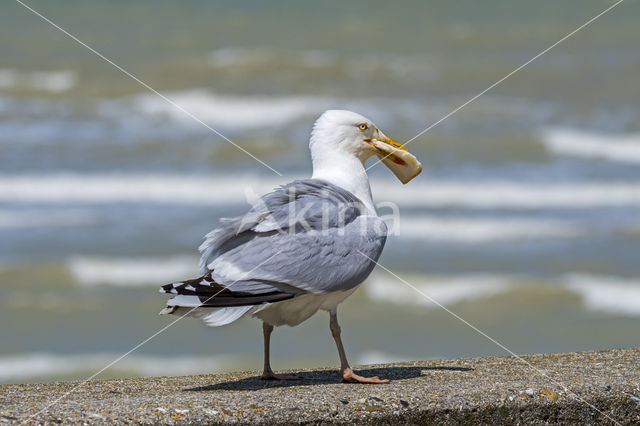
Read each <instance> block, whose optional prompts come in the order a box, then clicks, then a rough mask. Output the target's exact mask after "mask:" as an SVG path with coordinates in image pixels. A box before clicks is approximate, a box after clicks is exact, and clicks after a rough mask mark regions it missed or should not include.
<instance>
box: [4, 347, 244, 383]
mask: <svg viewBox="0 0 640 426" xmlns="http://www.w3.org/2000/svg"><path fill="white" fill-rule="evenodd" d="M121 355H122V354H116V353H97V354H72V355H68V354H53V353H24V354H17V355H12V356H2V357H0V382H4V383H11V382H21V381H32V380H35V379H51V378H64V377H84V376H89V375H91V374H93V373H95V372H97V371H99V370H100V369H102V368H104V367H105V366H106V365H108V364H110V363H111V362H113V361H115V360H116V359H117V358H119V357H120V356H121ZM234 365H236V363H235V362H234V357H231V356H224V355H219V356H215V357H193V356H148V355H146V356H145V355H129V356H127V357H125V358H123V359H122V360H121V361H119V362H118V363H116V364H115V365H113V366H112V367H110V368H109V369H108V370H106V372H105V373H104V374H105V375H109V376H131V375H135V376H142V377H150V376H169V375H188V374H199V373H211V372H219V371H228V370H230V369H232V368H233V366H234Z"/></svg>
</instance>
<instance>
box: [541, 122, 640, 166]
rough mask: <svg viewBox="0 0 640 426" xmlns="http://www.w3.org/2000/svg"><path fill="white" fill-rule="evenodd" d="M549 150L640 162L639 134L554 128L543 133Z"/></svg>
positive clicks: (564, 153) (574, 154) (587, 156)
mask: <svg viewBox="0 0 640 426" xmlns="http://www.w3.org/2000/svg"><path fill="white" fill-rule="evenodd" d="M543 141H544V143H545V145H546V146H547V149H549V150H550V151H551V152H554V153H556V154H562V155H573V156H577V157H586V158H602V159H606V160H611V161H620V162H624V163H640V135H637V134H635V135H619V134H618V135H616V134H602V133H589V132H583V131H579V130H572V129H562V128H554V129H547V130H546V131H545V132H544V133H543Z"/></svg>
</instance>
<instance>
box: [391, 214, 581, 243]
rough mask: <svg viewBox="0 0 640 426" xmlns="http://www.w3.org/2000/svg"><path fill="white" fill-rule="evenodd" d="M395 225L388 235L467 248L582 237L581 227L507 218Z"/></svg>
mask: <svg viewBox="0 0 640 426" xmlns="http://www.w3.org/2000/svg"><path fill="white" fill-rule="evenodd" d="M388 225H390V224H388ZM398 225H399V226H397V227H395V228H394V227H391V232H392V234H394V235H398V236H399V237H400V238H407V239H421V240H423V239H427V240H430V241H434V242H443V241H445V242H453V243H468V244H478V243H489V242H496V241H506V240H522V239H546V238H573V237H579V236H582V235H584V234H585V233H586V232H585V230H584V229H583V228H582V227H581V226H578V225H575V224H572V223H571V222H567V221H561V220H540V219H521V218H509V217H507V218H495V219H483V218H455V217H453V218H451V217H437V216H400V219H399V221H398ZM390 226H391V225H390ZM398 228H399V229H398Z"/></svg>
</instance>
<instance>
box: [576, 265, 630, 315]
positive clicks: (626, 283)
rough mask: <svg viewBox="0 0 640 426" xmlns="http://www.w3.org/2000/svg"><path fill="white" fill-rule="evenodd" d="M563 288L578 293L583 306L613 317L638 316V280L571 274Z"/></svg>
mask: <svg viewBox="0 0 640 426" xmlns="http://www.w3.org/2000/svg"><path fill="white" fill-rule="evenodd" d="M564 286H565V287H566V288H567V289H570V290H572V291H574V292H576V293H578V294H579V295H580V296H581V297H582V300H583V303H584V304H585V306H586V307H587V308H589V309H592V310H594V311H601V312H606V313H608V314H613V315H629V316H640V280H638V279H628V278H620V277H608V276H595V275H584V274H571V275H568V276H567V277H565V279H564Z"/></svg>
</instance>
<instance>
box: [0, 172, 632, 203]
mask: <svg viewBox="0 0 640 426" xmlns="http://www.w3.org/2000/svg"><path fill="white" fill-rule="evenodd" d="M294 178H297V176H290V177H287V178H276V177H271V176H255V175H249V174H247V175H244V176H242V175H240V176H237V177H233V178H231V177H229V176H216V175H210V176H193V175H170V174H155V175H134V174H132V175H122V174H119V175H98V174H51V175H0V201H5V202H24V203H29V202H45V203H117V202H126V203H166V204H178V205H179V204H190V205H203V206H207V205H216V204H221V205H222V204H245V203H247V200H253V199H255V197H257V196H258V195H261V194H264V193H266V192H268V191H270V190H272V189H273V188H275V187H277V186H279V185H282V184H284V183H287V182H288V181H290V180H292V179H294ZM398 185H400V184H399V183H395V182H390V181H389V180H387V179H381V178H373V179H371V187H372V190H373V194H374V199H375V200H376V202H378V203H380V204H379V205H380V208H381V209H383V208H384V205H383V204H381V203H383V202H387V201H388V202H393V203H396V204H397V205H399V206H402V207H428V208H437V207H463V208H477V209H484V208H512V209H540V208H589V207H615V206H618V207H619V206H624V207H638V206H640V182H585V183H558V184H554V183H534V182H501V181H487V182H478V181H435V180H433V181H425V180H422V179H418V180H416V182H415V183H413V184H412V185H408V186H406V187H403V188H402V189H401V190H399V186H398Z"/></svg>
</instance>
